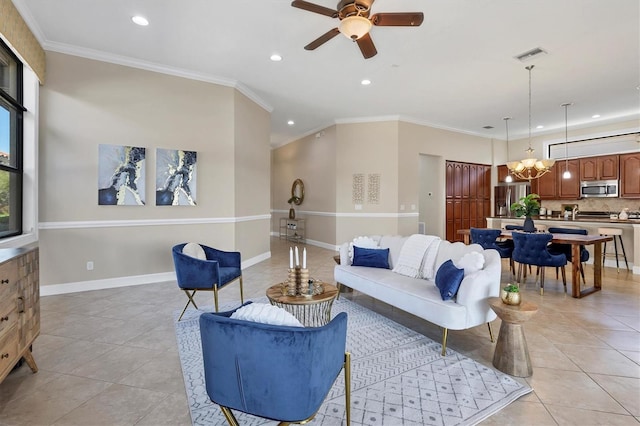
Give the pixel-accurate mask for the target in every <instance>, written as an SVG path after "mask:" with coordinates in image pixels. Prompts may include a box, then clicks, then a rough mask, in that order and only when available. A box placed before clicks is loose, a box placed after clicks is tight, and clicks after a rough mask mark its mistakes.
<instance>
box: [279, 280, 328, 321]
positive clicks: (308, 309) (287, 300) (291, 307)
mask: <svg viewBox="0 0 640 426" xmlns="http://www.w3.org/2000/svg"><path fill="white" fill-rule="evenodd" d="M322 286H323V288H324V293H322V294H317V295H315V296H288V295H283V294H282V284H276V285H273V286H271V287H269V288H268V289H267V298H268V299H269V302H271V304H272V305H275V306H278V307H280V308H283V309H284V310H286V311H287V312H289V313H290V314H292V315H293V316H294V317H296V318H297V319H298V321H300V322H301V323H302V325H304V326H305V327H320V326H323V325H326V324H328V323H329V321H331V305H333V301H334V300H335V298H336V296H337V295H338V289H337V287H336V286H334V285H331V284H328V283H325V282H323V283H322Z"/></svg>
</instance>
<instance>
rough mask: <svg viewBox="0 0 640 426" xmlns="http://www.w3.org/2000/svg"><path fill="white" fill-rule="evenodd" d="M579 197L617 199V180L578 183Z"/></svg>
mask: <svg viewBox="0 0 640 426" xmlns="http://www.w3.org/2000/svg"><path fill="white" fill-rule="evenodd" d="M580 196H581V197H584V198H588V197H617V196H618V181H617V180H587V181H584V180H583V181H582V182H580Z"/></svg>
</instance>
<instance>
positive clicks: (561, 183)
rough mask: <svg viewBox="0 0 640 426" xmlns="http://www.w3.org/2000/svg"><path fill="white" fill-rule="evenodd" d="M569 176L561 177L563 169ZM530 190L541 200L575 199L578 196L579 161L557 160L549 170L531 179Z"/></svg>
mask: <svg viewBox="0 0 640 426" xmlns="http://www.w3.org/2000/svg"><path fill="white" fill-rule="evenodd" d="M567 169H568V170H569V172H571V178H569V179H564V178H563V177H562V175H563V173H564V171H565V170H567ZM531 192H533V193H536V194H538V195H539V196H540V199H542V200H577V199H579V198H580V161H579V160H569V161H566V162H565V161H558V162H556V164H554V166H553V168H552V169H551V171H550V172H549V173H547V174H545V175H543V176H542V177H540V178H538V179H534V180H532V181H531Z"/></svg>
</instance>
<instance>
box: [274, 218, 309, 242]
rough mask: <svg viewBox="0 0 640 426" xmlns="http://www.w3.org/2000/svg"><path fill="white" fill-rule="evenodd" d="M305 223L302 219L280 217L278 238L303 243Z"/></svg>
mask: <svg viewBox="0 0 640 426" xmlns="http://www.w3.org/2000/svg"><path fill="white" fill-rule="evenodd" d="M305 234H306V225H305V220H304V219H288V218H286V217H281V218H280V238H284V239H285V240H287V241H296V242H301V243H304V242H305V240H306V235H305Z"/></svg>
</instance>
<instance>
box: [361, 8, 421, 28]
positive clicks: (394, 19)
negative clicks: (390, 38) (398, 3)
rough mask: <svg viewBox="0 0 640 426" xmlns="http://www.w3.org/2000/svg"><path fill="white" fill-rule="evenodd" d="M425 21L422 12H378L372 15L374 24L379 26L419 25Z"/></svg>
mask: <svg viewBox="0 0 640 426" xmlns="http://www.w3.org/2000/svg"><path fill="white" fill-rule="evenodd" d="M422 21H424V14H423V13H422V12H407V13H376V14H375V15H373V16H372V17H371V22H372V23H373V25H377V26H379V27H418V26H420V25H421V24H422Z"/></svg>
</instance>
